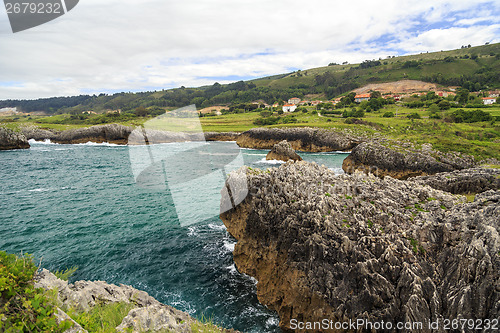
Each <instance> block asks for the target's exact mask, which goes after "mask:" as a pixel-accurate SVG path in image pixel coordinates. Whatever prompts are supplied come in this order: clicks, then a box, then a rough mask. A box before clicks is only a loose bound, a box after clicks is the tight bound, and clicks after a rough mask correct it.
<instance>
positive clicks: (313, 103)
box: [311, 100, 323, 106]
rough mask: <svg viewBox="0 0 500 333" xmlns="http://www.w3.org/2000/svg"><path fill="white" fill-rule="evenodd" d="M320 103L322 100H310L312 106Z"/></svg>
mask: <svg viewBox="0 0 500 333" xmlns="http://www.w3.org/2000/svg"><path fill="white" fill-rule="evenodd" d="M320 103H323V101H318V100H316V101H311V105H313V106H316V105H318V104H320Z"/></svg>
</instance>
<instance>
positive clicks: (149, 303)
mask: <svg viewBox="0 0 500 333" xmlns="http://www.w3.org/2000/svg"><path fill="white" fill-rule="evenodd" d="M35 287H37V288H44V289H46V290H50V289H57V299H58V303H59V307H60V309H59V310H58V317H59V318H60V320H65V319H68V316H67V315H66V314H65V313H64V311H63V310H65V309H70V308H71V309H73V310H76V311H78V312H86V311H89V310H90V309H91V308H93V307H94V306H96V305H97V304H109V303H115V302H123V303H129V304H133V305H134V307H133V309H132V310H130V312H129V313H128V315H127V316H126V317H125V318H124V319H123V321H122V323H121V324H120V325H119V326H118V327H117V328H116V329H117V331H118V332H134V333H135V332H157V331H162V332H164V331H168V332H182V333H187V332H192V330H191V325H192V324H193V323H196V319H194V318H192V317H191V316H189V315H188V314H187V313H185V312H182V311H179V310H177V309H175V308H173V307H171V306H169V305H165V304H162V303H160V302H158V301H157V300H156V299H154V298H153V297H151V296H149V295H148V294H147V293H146V292H145V291H141V290H137V289H135V288H133V287H131V286H127V285H123V284H121V285H120V286H116V285H114V284H108V283H106V282H103V281H77V282H75V283H74V284H69V283H68V282H67V281H63V280H60V279H58V278H57V277H56V276H55V275H54V274H52V273H51V272H49V271H48V270H46V269H42V270H41V271H40V272H38V273H37V275H36V276H35ZM61 309H63V310H61ZM200 325H202V324H200ZM71 332H86V331H85V330H84V329H83V328H82V327H81V326H80V325H78V324H77V323H75V326H74V327H73V328H72V329H71ZM220 332H227V333H233V332H234V333H238V332H237V331H234V330H226V329H220Z"/></svg>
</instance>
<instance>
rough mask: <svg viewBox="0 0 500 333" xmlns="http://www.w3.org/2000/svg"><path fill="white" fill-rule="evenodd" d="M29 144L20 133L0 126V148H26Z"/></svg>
mask: <svg viewBox="0 0 500 333" xmlns="http://www.w3.org/2000/svg"><path fill="white" fill-rule="evenodd" d="M29 147H30V144H29V143H28V140H27V139H26V137H25V136H24V135H23V134H22V133H18V132H14V131H13V130H11V129H8V128H4V127H0V150H11V149H28V148H29Z"/></svg>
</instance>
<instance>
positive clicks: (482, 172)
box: [410, 168, 500, 194]
mask: <svg viewBox="0 0 500 333" xmlns="http://www.w3.org/2000/svg"><path fill="white" fill-rule="evenodd" d="M410 180H412V181H414V182H416V183H418V184H421V185H429V186H430V187H433V188H435V189H438V190H442V191H446V192H450V193H453V194H466V193H481V192H485V191H488V190H499V189H500V169H487V168H473V169H464V170H456V171H453V172H442V173H437V174H435V175H432V176H420V177H415V178H410Z"/></svg>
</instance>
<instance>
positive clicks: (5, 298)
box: [0, 251, 72, 332]
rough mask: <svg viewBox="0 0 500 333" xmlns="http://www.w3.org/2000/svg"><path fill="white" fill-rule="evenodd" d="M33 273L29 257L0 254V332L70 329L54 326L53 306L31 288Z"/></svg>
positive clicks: (43, 292)
mask: <svg viewBox="0 0 500 333" xmlns="http://www.w3.org/2000/svg"><path fill="white" fill-rule="evenodd" d="M36 271H37V267H36V266H35V264H34V263H33V257H32V256H31V255H24V256H19V257H18V256H16V255H13V254H7V253H5V252H3V251H0V332H64V331H65V330H67V329H68V328H70V327H71V325H72V324H71V323H70V322H66V321H65V322H62V323H61V325H58V324H57V322H56V318H55V312H56V305H55V304H54V303H55V302H54V301H53V300H51V299H50V298H49V297H48V296H47V294H46V293H45V291H44V289H41V288H35V287H34V282H33V278H34V276H35V273H36Z"/></svg>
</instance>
